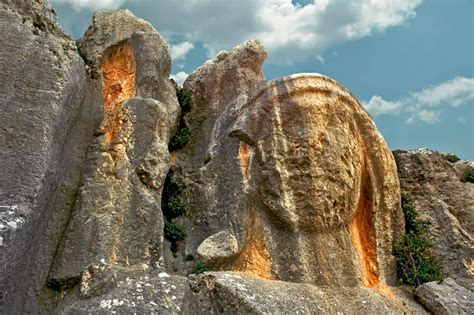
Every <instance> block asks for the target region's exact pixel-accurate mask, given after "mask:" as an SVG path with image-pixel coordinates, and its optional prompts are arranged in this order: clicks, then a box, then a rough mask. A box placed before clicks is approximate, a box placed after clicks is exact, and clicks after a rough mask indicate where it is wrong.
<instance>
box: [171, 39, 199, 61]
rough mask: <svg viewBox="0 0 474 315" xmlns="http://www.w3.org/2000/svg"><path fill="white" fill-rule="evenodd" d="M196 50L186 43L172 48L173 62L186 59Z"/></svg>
mask: <svg viewBox="0 0 474 315" xmlns="http://www.w3.org/2000/svg"><path fill="white" fill-rule="evenodd" d="M193 48H194V45H193V44H192V43H190V42H187V41H184V42H181V43H179V44H177V45H173V46H171V49H170V52H171V57H172V58H173V60H178V59H186V55H187V54H188V52H190V51H191V50H192V49H193Z"/></svg>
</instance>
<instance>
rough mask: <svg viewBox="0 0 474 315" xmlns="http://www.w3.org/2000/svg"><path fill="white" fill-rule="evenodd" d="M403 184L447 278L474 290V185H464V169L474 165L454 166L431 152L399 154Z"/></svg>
mask: <svg viewBox="0 0 474 315" xmlns="http://www.w3.org/2000/svg"><path fill="white" fill-rule="evenodd" d="M394 156H395V159H396V161H397V165H398V173H399V177H400V185H401V188H402V191H403V192H406V193H410V194H411V195H412V196H413V197H414V199H415V202H416V208H417V211H418V212H419V214H420V218H421V219H424V220H428V221H430V222H431V226H430V227H429V229H428V232H429V237H430V240H431V242H432V244H433V254H434V256H435V257H437V258H438V259H439V260H440V261H441V263H442V266H443V272H444V274H445V275H446V276H449V277H451V278H453V279H454V280H455V281H456V282H457V283H459V284H461V285H463V286H465V287H466V288H468V289H470V290H471V291H473V290H474V238H473V235H474V184H472V183H468V182H466V183H464V182H462V181H461V178H462V177H461V176H462V174H463V172H464V170H465V169H466V168H467V167H469V166H471V167H473V166H474V163H472V162H468V161H459V162H456V163H450V162H448V161H447V159H446V157H445V155H444V154H441V153H439V152H436V151H432V150H428V149H419V150H412V151H401V150H400V151H395V152H394Z"/></svg>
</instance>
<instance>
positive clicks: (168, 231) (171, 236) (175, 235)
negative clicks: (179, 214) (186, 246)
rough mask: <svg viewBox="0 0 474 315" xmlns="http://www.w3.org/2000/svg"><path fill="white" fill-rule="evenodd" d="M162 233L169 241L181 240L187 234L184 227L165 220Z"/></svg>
mask: <svg viewBox="0 0 474 315" xmlns="http://www.w3.org/2000/svg"><path fill="white" fill-rule="evenodd" d="M164 233H165V238H166V239H167V240H168V241H170V242H177V241H182V240H184V239H185V238H186V236H187V235H186V231H185V230H184V227H182V226H181V225H179V224H178V223H176V222H173V221H165V228H164Z"/></svg>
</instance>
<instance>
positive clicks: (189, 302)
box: [183, 272, 427, 314]
mask: <svg viewBox="0 0 474 315" xmlns="http://www.w3.org/2000/svg"><path fill="white" fill-rule="evenodd" d="M190 286H191V288H190V290H188V291H187V292H186V295H185V297H184V301H185V303H184V305H183V313H184V314H336V313H337V314H410V313H417V314H426V313H427V312H425V311H424V310H423V308H422V307H421V306H419V305H416V304H414V303H411V302H409V301H408V300H406V298H403V294H402V293H400V292H398V290H397V289H395V288H389V287H386V288H385V289H384V291H380V292H377V291H374V290H371V289H367V288H343V287H339V288H338V287H327V286H324V287H317V286H313V285H309V284H299V283H288V282H281V281H268V280H262V279H257V278H254V277H249V276H246V275H242V274H235V273H222V272H212V273H205V274H204V275H201V276H199V277H197V278H196V279H195V280H193V281H192V282H191V283H190Z"/></svg>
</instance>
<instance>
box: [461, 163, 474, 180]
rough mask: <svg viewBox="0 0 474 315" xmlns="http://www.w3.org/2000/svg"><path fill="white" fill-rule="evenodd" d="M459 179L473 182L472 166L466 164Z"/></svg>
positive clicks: (473, 172)
mask: <svg viewBox="0 0 474 315" xmlns="http://www.w3.org/2000/svg"><path fill="white" fill-rule="evenodd" d="M461 181H462V182H463V183H474V167H471V166H468V167H467V168H466V169H465V170H464V172H463V174H462V176H461Z"/></svg>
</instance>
